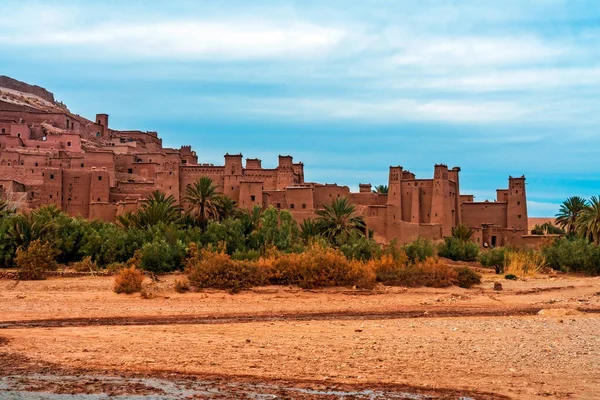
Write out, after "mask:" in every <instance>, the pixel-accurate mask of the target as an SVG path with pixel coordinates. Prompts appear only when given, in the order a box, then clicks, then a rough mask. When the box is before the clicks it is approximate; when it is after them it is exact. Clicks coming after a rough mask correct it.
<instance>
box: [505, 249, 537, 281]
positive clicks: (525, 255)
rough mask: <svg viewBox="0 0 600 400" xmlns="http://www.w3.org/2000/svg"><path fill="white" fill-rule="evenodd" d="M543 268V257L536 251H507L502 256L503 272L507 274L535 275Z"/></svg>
mask: <svg viewBox="0 0 600 400" xmlns="http://www.w3.org/2000/svg"><path fill="white" fill-rule="evenodd" d="M545 266H546V260H545V259H544V256H543V255H542V254H541V253H539V252H537V251H508V252H506V254H505V255H504V272H506V273H507V274H513V275H517V276H522V275H535V274H537V273H538V272H539V271H540V270H541V269H542V268H544V267H545Z"/></svg>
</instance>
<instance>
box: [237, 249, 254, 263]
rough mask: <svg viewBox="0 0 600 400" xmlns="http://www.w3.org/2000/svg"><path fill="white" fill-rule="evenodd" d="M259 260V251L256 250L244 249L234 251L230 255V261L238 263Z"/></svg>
mask: <svg viewBox="0 0 600 400" xmlns="http://www.w3.org/2000/svg"><path fill="white" fill-rule="evenodd" d="M259 258H260V251H258V250H253V249H250V250H244V249H236V250H235V251H234V252H233V254H232V255H231V259H232V260H238V261H258V259H259Z"/></svg>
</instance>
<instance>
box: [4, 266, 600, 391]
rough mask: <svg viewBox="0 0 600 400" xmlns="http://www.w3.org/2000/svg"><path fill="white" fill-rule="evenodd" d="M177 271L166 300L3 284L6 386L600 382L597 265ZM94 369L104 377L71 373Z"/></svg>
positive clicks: (76, 287) (327, 387) (98, 288)
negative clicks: (551, 274) (424, 277)
mask: <svg viewBox="0 0 600 400" xmlns="http://www.w3.org/2000/svg"><path fill="white" fill-rule="evenodd" d="M174 279H175V278H174V277H167V278H165V279H163V280H162V281H161V283H159V294H158V295H157V297H156V298H153V299H142V298H140V296H139V295H132V296H126V295H116V294H114V293H112V292H111V285H112V279H111V278H100V277H96V278H62V279H51V280H47V281H42V282H21V283H19V284H18V285H15V282H11V281H0V338H2V340H0V353H1V357H2V359H0V364H1V365H3V366H2V367H0V377H2V378H3V379H4V381H2V380H1V379H0V390H2V387H3V386H2V385H4V387H5V390H7V389H6V388H8V389H10V390H12V393H16V392H17V389H19V388H22V387H17V386H18V385H17V384H16V383H15V382H17V379H16V378H14V377H20V378H21V379H25V378H26V379H32V376H34V375H33V374H34V373H35V374H38V375H39V374H41V375H42V376H46V375H48V374H57V373H59V375H60V376H62V378H61V379H58V378H57V379H58V380H60V381H61V382H67V383H66V384H65V386H61V388H59V389H57V386H56V383H55V382H54V381H53V380H52V379H46V380H44V379H41V378H40V379H41V380H40V379H38V380H37V381H35V382H34V381H31V382H30V384H29V385H25V387H26V388H29V389H31V390H33V391H35V390H51V391H54V392H57V391H59V392H60V391H62V392H63V393H70V392H69V390H71V391H74V392H77V390H80V391H83V392H86V391H87V392H86V393H88V392H89V393H108V392H110V390H112V389H110V382H112V381H111V379H112V380H116V381H115V382H119V381H118V380H119V379H123V378H124V377H126V378H127V379H129V380H128V381H127V383H128V384H127V385H124V384H123V382H121V384H114V385H113V386H114V387H128V386H131V390H130V394H135V393H137V392H136V390H137V391H139V392H140V393H143V392H144V390H148V393H154V394H155V395H158V394H157V393H158V392H156V390H159V389H160V390H162V391H163V392H162V393H163V395H164V396H165V398H178V396H177V395H173V396H174V397H168V396H167V395H166V394H165V393H167V392H168V391H166V392H165V390H166V389H165V387H166V386H165V385H167V384H166V383H165V384H164V385H163V386H160V385H158V384H157V383H156V382H155V381H152V382H153V383H152V382H151V383H152V384H150V383H148V382H146V381H139V379H146V380H147V379H151V380H152V379H154V380H160V379H163V380H165V379H166V381H167V382H171V383H173V382H175V381H177V382H180V384H181V385H182V387H191V386H190V385H192V383H193V382H196V383H197V384H198V385H200V386H201V387H200V389H198V392H194V393H191V392H185V393H187V395H197V396H198V397H201V398H202V397H210V396H208V395H207V394H206V393H208V392H210V393H213V394H214V393H217V392H218V391H217V392H211V391H210V390H209V391H208V392H207V391H206V390H205V389H206V388H207V387H211V388H212V389H215V387H219V388H221V389H220V390H222V391H221V392H218V393H217V394H218V395H219V396H222V397H221V398H233V397H243V396H246V395H247V396H254V395H256V393H267V392H269V391H271V392H273V393H276V395H277V396H280V397H283V398H322V397H325V398H377V397H376V396H375V395H374V394H373V393H375V392H376V391H377V390H379V391H380V392H377V393H379V394H381V396H382V397H380V398H393V397H394V396H400V395H401V394H404V395H409V397H396V398H410V396H414V395H416V394H420V395H421V396H422V397H421V398H436V396H437V398H458V397H460V396H461V395H465V396H468V397H471V398H506V397H509V398H519V399H520V398H543V397H545V398H590V399H592V398H597V393H600V372H598V371H600V337H599V336H598V332H600V313H598V310H600V279H597V278H576V277H560V278H552V279H550V278H548V277H544V278H540V279H530V280H527V281H516V282H513V281H505V280H502V284H503V286H504V290H502V291H500V292H496V291H494V290H493V289H492V287H493V281H494V280H496V279H498V278H496V277H495V276H494V275H491V274H490V275H486V276H485V279H484V282H483V284H482V285H481V286H480V287H476V288H473V289H468V290H467V289H460V288H450V289H428V288H425V289H402V288H380V289H379V290H376V291H374V292H362V291H356V290H352V289H333V290H321V291H302V290H299V289H297V288H286V287H284V288H282V287H266V288H259V289H256V290H253V291H248V292H244V293H240V294H237V295H229V294H227V293H224V292H217V291H212V292H204V293H188V294H177V293H175V292H174V291H173V290H172V282H173V280H174ZM84 374H85V375H93V376H96V378H90V379H92V380H90V381H86V380H81V379H79V380H77V379H75V380H69V379H68V377H69V376H75V377H77V376H82V375H84ZM11 379H12V380H11ZM93 379H97V382H96V381H93ZM135 379H138V381H135ZM11 382H12V383H11ZM40 382H41V383H40ZM69 382H71V384H69ZM85 382H87V384H84V383H85ZM94 382H96V383H95V384H94ZM98 382H99V383H98ZM198 382H200V383H198ZM178 384H179V383H178ZM201 384H203V385H208V386H202V385H201ZM11 385H12V386H11ZM15 385H17V386H15ZM21 385H23V384H22V383H21ZM102 385H104V386H102ZM157 385H158V387H159V389H157ZM231 385H233V386H231ZM257 385H258V386H257ZM265 385H266V386H265ZM167 386H168V385H167ZM224 386H227V390H225V389H223V388H224ZM169 387H171V386H169ZM267 387H268V388H267ZM77 388H79V389H77ZM136 388H137V389H136ZM143 388H146V389H143ZM261 388H262V389H261ZM212 389H211V390H212ZM19 390H20V389H19ZM153 390H154V392H152V391H153ZM182 390H183V389H182ZM190 390H191V389H190ZM369 390H373V391H375V392H369ZM1 393H2V392H0V394H1ZM7 393H8V392H7ZM115 393H116V394H119V393H120V392H115ZM169 393H171V392H169ZM174 393H179V394H182V393H184V392H177V391H176V392H174ZM190 393H191V394H190ZM202 393H204V394H202ZM242 395H243V396H242ZM169 396H170V395H169ZM352 396H354V397H352ZM361 396H362V397H361ZM369 396H370V397H369ZM427 396H430V397H427ZM182 397H185V396H183V394H182ZM414 398H419V397H414Z"/></svg>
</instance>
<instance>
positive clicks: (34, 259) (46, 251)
mask: <svg viewBox="0 0 600 400" xmlns="http://www.w3.org/2000/svg"><path fill="white" fill-rule="evenodd" d="M56 255H57V252H56V250H55V249H54V248H53V247H52V245H51V244H50V243H48V242H41V241H40V240H39V239H37V240H34V241H32V242H31V243H30V244H29V246H28V247H27V248H23V247H19V248H18V249H17V254H16V258H15V263H16V264H17V268H19V272H18V276H19V279H20V280H39V279H44V278H45V277H46V272H47V271H54V270H56V268H57V264H56V259H55V257H56Z"/></svg>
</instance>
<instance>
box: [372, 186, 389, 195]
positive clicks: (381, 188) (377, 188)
mask: <svg viewBox="0 0 600 400" xmlns="http://www.w3.org/2000/svg"><path fill="white" fill-rule="evenodd" d="M373 193H379V194H387V193H388V185H377V186H375V189H374V190H373Z"/></svg>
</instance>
